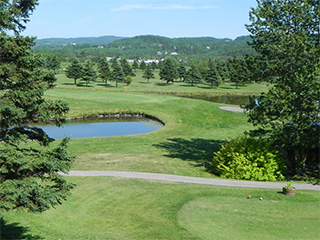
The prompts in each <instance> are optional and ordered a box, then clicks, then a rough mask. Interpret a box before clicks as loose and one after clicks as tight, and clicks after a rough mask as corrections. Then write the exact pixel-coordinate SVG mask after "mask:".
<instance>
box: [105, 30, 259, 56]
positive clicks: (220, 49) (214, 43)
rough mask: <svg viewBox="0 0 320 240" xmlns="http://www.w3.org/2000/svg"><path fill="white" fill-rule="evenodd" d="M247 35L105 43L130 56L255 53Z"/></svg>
mask: <svg viewBox="0 0 320 240" xmlns="http://www.w3.org/2000/svg"><path fill="white" fill-rule="evenodd" d="M248 41H250V38H249V37H248V36H244V37H239V38H237V39H235V40H231V39H227V38H224V39H217V38H212V37H199V38H166V37H161V36H151V35H147V36H137V37H133V38H126V39H122V40H118V41H114V42H112V43H110V44H109V45H108V46H107V49H108V51H109V52H110V53H112V54H115V55H117V54H121V55H125V56H127V57H130V58H135V57H140V56H145V55H147V56H149V57H156V56H165V55H180V56H203V57H231V56H243V55H245V54H254V50H253V49H252V48H251V47H249V46H248V44H247V42H248Z"/></svg>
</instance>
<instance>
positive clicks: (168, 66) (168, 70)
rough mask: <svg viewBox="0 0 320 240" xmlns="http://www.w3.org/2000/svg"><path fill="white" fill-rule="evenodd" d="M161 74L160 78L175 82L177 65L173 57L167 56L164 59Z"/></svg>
mask: <svg viewBox="0 0 320 240" xmlns="http://www.w3.org/2000/svg"><path fill="white" fill-rule="evenodd" d="M159 75H160V79H161V80H165V81H166V82H167V84H168V83H170V82H172V83H173V81H174V79H176V78H177V75H178V73H177V67H176V65H175V63H174V61H173V60H172V59H171V58H167V59H165V60H164V61H163V63H162V66H161V68H160V72H159Z"/></svg>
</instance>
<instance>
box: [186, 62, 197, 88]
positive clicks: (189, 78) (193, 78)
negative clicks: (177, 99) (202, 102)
mask: <svg viewBox="0 0 320 240" xmlns="http://www.w3.org/2000/svg"><path fill="white" fill-rule="evenodd" d="M185 81H186V82H187V83H190V84H191V86H194V85H195V84H198V83H200V82H201V73H200V72H199V70H198V68H197V67H196V66H195V65H194V64H193V65H191V68H190V69H189V70H188V71H187V75H186V80H185Z"/></svg>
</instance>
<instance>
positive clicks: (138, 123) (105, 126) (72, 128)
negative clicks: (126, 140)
mask: <svg viewBox="0 0 320 240" xmlns="http://www.w3.org/2000/svg"><path fill="white" fill-rule="evenodd" d="M37 127H40V128H41V129H43V130H44V131H45V132H46V133H47V134H48V135H49V136H50V137H52V138H54V139H61V138H64V137H68V136H69V137H71V138H89V137H111V136H125V135H134V134H144V133H149V132H153V131H155V130H158V129H160V128H162V127H163V125H162V124H161V123H160V122H157V121H154V120H150V119H146V118H124V119H114V118H111V119H107V118H104V119H90V120H88V119H86V120H82V121H70V122H67V123H66V124H64V125H63V126H62V127H57V126H54V125H42V126H39V125H37Z"/></svg>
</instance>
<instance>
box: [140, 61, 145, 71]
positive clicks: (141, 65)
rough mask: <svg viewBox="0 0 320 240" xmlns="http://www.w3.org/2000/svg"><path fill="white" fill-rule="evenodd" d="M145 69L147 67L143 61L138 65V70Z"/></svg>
mask: <svg viewBox="0 0 320 240" xmlns="http://www.w3.org/2000/svg"><path fill="white" fill-rule="evenodd" d="M146 67H147V65H146V63H145V61H141V63H140V69H141V70H144V69H146Z"/></svg>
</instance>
